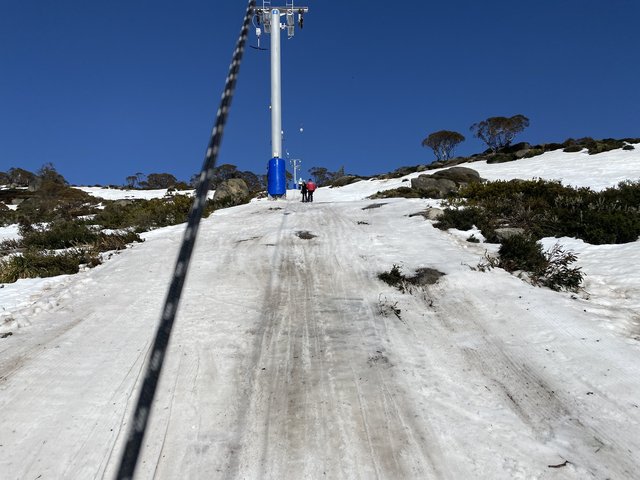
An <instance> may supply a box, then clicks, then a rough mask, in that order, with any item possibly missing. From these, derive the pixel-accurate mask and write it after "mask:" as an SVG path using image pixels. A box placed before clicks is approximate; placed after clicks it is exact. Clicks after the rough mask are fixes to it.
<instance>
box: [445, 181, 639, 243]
mask: <svg viewBox="0 0 640 480" xmlns="http://www.w3.org/2000/svg"><path fill="white" fill-rule="evenodd" d="M457 195H458V196H459V198H457V199H455V201H454V202H453V203H455V204H456V205H459V206H466V207H467V208H465V209H462V210H460V212H459V213H455V212H447V211H446V210H445V215H444V217H443V218H442V221H441V223H440V225H438V224H436V226H437V227H438V228H444V229H446V228H452V227H455V228H460V229H467V228H466V227H469V225H471V224H475V225H476V226H477V227H478V228H479V229H480V230H481V231H482V233H483V235H485V237H487V240H488V241H495V236H494V235H493V234H492V232H493V230H495V228H498V227H503V226H509V227H518V228H523V229H525V231H526V232H528V233H529V234H530V235H531V236H533V237H534V238H538V239H539V238H543V237H562V236H568V237H576V238H581V239H583V240H584V241H586V242H589V243H592V244H596V245H597V244H603V243H626V242H633V241H635V240H636V239H637V238H638V236H640V207H639V206H640V182H623V183H621V184H619V185H618V186H617V187H614V188H608V189H606V190H604V191H602V192H594V191H593V190H591V189H589V188H572V187H566V186H563V185H562V184H561V183H560V182H556V181H545V180H527V181H524V180H511V181H508V182H505V181H497V182H489V183H484V184H481V183H473V184H469V185H466V186H464V187H462V188H461V189H460V191H459V192H458V194H457ZM470 208H475V209H476V211H475V212H474V213H471V212H468V213H464V211H463V210H469V209H470ZM465 220H466V221H465Z"/></svg>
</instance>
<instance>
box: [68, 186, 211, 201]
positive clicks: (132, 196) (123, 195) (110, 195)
mask: <svg viewBox="0 0 640 480" xmlns="http://www.w3.org/2000/svg"><path fill="white" fill-rule="evenodd" d="M75 188H77V189H78V190H82V191H83V192H86V193H88V194H89V195H91V196H93V197H98V198H102V199H104V200H152V199H154V198H163V197H166V196H167V195H193V193H194V190H169V189H167V188H158V189H152V190H139V189H129V188H108V187H75ZM214 193H215V192H214V191H213V190H212V191H210V192H209V198H213V194H214Z"/></svg>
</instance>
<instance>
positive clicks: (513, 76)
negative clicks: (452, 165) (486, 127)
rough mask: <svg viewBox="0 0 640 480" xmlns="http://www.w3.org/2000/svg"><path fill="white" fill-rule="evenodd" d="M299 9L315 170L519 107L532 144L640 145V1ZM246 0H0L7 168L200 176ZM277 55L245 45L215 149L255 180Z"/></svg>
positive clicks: (415, 147)
mask: <svg viewBox="0 0 640 480" xmlns="http://www.w3.org/2000/svg"><path fill="white" fill-rule="evenodd" d="M272 3H273V4H275V3H276V2H272ZM260 4H261V2H260ZM304 5H308V6H309V7H310V12H309V14H308V15H307V16H306V18H305V26H304V29H303V30H299V29H298V30H297V31H296V36H295V38H294V39H292V40H286V36H284V35H283V37H282V42H283V44H282V55H283V72H282V75H283V86H284V91H283V128H284V130H285V144H284V147H285V149H287V150H288V151H289V153H290V155H291V157H295V158H301V159H302V162H303V166H304V168H309V167H312V166H324V167H327V168H328V169H329V170H337V169H338V168H340V167H341V166H343V165H344V167H345V170H346V171H347V172H352V173H358V174H362V175H370V174H374V173H379V172H385V171H389V170H393V169H395V168H397V167H399V166H403V165H415V164H419V163H429V162H431V161H432V160H433V154H432V152H431V151H430V150H428V149H425V148H423V147H422V146H421V141H422V139H423V138H424V137H426V136H427V135H428V134H429V133H432V132H434V131H437V130H443V129H447V130H456V131H459V132H461V133H462V134H463V135H465V136H466V137H467V141H466V142H465V143H463V144H462V145H461V146H460V147H459V148H458V149H457V151H456V153H458V154H471V153H476V152H478V151H481V150H483V149H484V147H483V145H482V144H481V143H480V142H479V141H478V140H477V139H475V138H473V137H472V134H471V132H470V131H469V127H470V125H471V124H473V123H475V122H478V121H480V120H483V119H485V118H487V117H490V116H498V115H504V116H511V115H514V114H518V113H521V114H524V115H526V116H527V117H529V119H530V120H531V126H530V127H529V128H528V129H527V130H525V132H524V133H522V134H521V135H520V136H519V137H518V138H517V140H523V141H530V142H532V143H539V142H551V141H563V140H565V139H566V138H568V137H582V136H593V137H600V138H602V137H616V138H622V137H640V88H639V87H638V85H640V58H639V57H640V28H638V19H639V18H640V5H639V4H638V2H637V1H634V0H609V1H606V2H605V1H603V0H598V1H596V0H555V1H551V0H538V1H535V2H533V1H520V2H513V1H503V0H489V1H487V2H478V1H477V0H476V1H468V0H458V1H450V2H425V1H413V0H409V1H405V2H382V1H368V2H365V1H363V0H350V1H348V2H345V1H333V0H308V1H307V2H306V3H304ZM400 6H403V8H405V10H404V11H401V10H399V8H400ZM245 7H246V2H244V1H240V0H238V1H234V2H231V1H224V2H216V1H212V0H184V1H181V2H176V1H167V0H154V1H150V0H126V1H124V0H112V1H109V2H87V1H86V0H59V1H56V2H52V1H50V0H19V1H18V0H0V171H6V170H7V169H9V168H10V167H22V168H26V169H28V170H32V171H33V170H37V169H38V168H39V167H40V166H41V165H42V164H43V163H45V162H52V163H53V164H54V165H55V166H56V168H57V169H58V171H60V172H61V173H62V174H63V175H64V176H65V177H66V178H67V179H68V180H69V181H70V182H72V183H74V184H97V183H99V184H123V183H124V181H125V177H126V176H128V175H131V174H134V173H136V172H143V173H147V174H148V173H153V172H169V173H172V174H174V175H176V176H177V177H178V178H180V179H185V180H187V179H188V178H189V177H190V176H191V175H192V174H193V173H195V172H197V171H198V170H199V169H200V167H201V164H202V159H203V155H204V151H205V149H206V145H207V142H208V135H209V132H210V130H211V127H212V125H213V120H214V115H215V112H216V110H217V108H218V101H219V98H220V94H221V91H222V87H223V85H224V79H225V76H226V73H227V69H228V65H229V61H230V58H231V53H232V50H233V47H234V44H235V41H236V38H237V34H238V32H239V29H240V25H241V22H242V17H243V14H244V10H245ZM263 41H264V37H263ZM251 43H255V36H254V35H252V36H251ZM268 55H269V54H268V52H262V51H257V50H251V49H250V50H248V51H247V54H246V55H245V58H244V61H243V65H242V69H241V72H240V78H239V83H238V89H237V92H236V97H235V99H234V103H233V106H232V110H231V115H230V118H229V123H228V125H227V130H226V133H225V137H224V141H223V145H222V151H221V154H220V157H219V163H233V164H235V165H237V166H238V167H239V168H240V169H241V170H252V171H254V172H256V173H265V169H266V164H267V161H268V160H269V157H270V150H271V149H270V113H269V91H270V90H269V56H268ZM300 128H303V132H300Z"/></svg>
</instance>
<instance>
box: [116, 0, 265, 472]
mask: <svg viewBox="0 0 640 480" xmlns="http://www.w3.org/2000/svg"><path fill="white" fill-rule="evenodd" d="M254 8H255V0H250V1H249V4H248V6H247V12H246V14H245V17H244V23H243V25H242V30H241V31H240V37H239V38H238V42H237V44H236V49H235V51H234V52H233V59H232V60H231V65H230V66H229V75H228V76H227V80H226V83H225V87H224V92H223V93H222V99H221V101H220V108H219V109H218V113H217V115H216V122H215V126H214V127H213V131H212V132H211V138H210V140H209V145H208V148H207V153H206V156H205V160H204V164H203V166H202V170H201V172H200V178H199V181H198V186H197V188H196V192H195V198H194V200H193V205H192V206H191V211H190V212H189V218H188V220H187V228H186V230H185V233H184V237H183V239H182V245H181V246H180V252H179V254H178V259H177V261H176V266H175V270H174V274H173V278H172V280H171V285H170V286H169V291H168V293H167V297H166V300H165V304H164V308H163V310H162V316H161V318H160V324H159V325H158V329H157V330H156V336H155V339H154V342H153V347H152V350H151V355H150V356H149V363H148V364H147V370H146V372H145V376H144V380H143V382H142V389H141V390H140V394H139V397H138V402H137V404H136V408H135V411H134V414H133V418H132V419H131V421H130V425H129V433H128V437H127V443H126V445H125V447H124V452H123V454H122V458H121V459H120V467H119V469H118V473H117V477H116V478H117V479H119V480H125V479H126V480H128V479H131V478H133V475H134V472H135V468H136V464H137V462H138V457H139V456H140V449H141V446H142V440H143V438H144V434H145V431H146V429H147V422H148V420H149V414H150V412H151V405H152V403H153V399H154V397H155V393H156V387H157V386H158V380H159V378H160V372H161V370H162V365H163V363H164V358H165V354H166V351H167V346H168V344H169V337H170V336H171V330H172V328H173V323H174V320H175V317H176V312H177V310H178V304H179V303H180V297H181V296H182V288H183V286H184V281H185V278H186V276H187V270H188V269H189V263H190V261H191V254H192V252H193V247H194V245H195V241H196V236H197V234H198V228H199V226H200V220H201V219H202V212H203V210H204V207H205V205H206V203H207V193H208V192H209V183H210V180H211V178H212V177H213V169H214V168H215V165H216V160H217V158H218V152H219V150H220V143H221V141H222V133H223V131H224V126H225V123H226V121H227V116H228V114H229V108H230V106H231V100H232V98H233V92H234V90H235V86H236V80H237V78H238V72H239V71H240V63H241V61H242V55H243V54H244V49H245V44H246V41H247V36H248V33H249V25H250V23H251V17H252V15H253V10H254Z"/></svg>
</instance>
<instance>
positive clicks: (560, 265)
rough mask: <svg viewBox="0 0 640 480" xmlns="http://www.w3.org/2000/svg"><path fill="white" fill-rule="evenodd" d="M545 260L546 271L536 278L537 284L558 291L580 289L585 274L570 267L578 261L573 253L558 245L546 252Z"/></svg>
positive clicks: (578, 269)
mask: <svg viewBox="0 0 640 480" xmlns="http://www.w3.org/2000/svg"><path fill="white" fill-rule="evenodd" d="M545 258H546V261H547V265H546V267H545V269H544V271H543V272H541V274H539V275H538V276H537V277H536V278H535V280H536V282H537V283H539V284H540V285H544V286H545V287H548V288H550V289H552V290H557V291H559V290H569V291H572V292H575V291H577V290H578V289H579V288H580V285H581V284H582V280H583V279H584V274H583V273H582V272H581V271H580V268H579V267H578V268H571V267H569V265H570V264H572V263H573V262H575V261H576V260H577V259H578V257H577V256H576V255H575V254H574V253H573V252H567V251H565V250H564V249H563V248H562V247H561V246H560V245H558V244H556V245H555V246H553V247H552V248H551V250H549V251H548V252H546V254H545Z"/></svg>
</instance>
